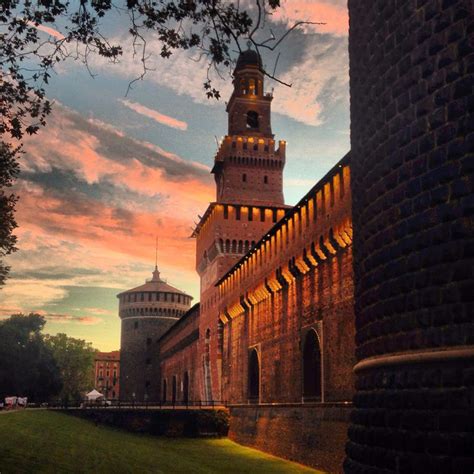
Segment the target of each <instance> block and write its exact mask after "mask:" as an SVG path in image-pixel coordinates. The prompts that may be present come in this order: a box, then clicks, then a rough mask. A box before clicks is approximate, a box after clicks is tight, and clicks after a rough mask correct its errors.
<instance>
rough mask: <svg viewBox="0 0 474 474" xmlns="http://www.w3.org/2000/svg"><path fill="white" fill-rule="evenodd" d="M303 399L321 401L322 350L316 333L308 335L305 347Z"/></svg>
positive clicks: (311, 332) (308, 333)
mask: <svg viewBox="0 0 474 474" xmlns="http://www.w3.org/2000/svg"><path fill="white" fill-rule="evenodd" d="M303 397H305V398H312V399H317V400H319V399H321V349H320V346H319V339H318V336H317V334H316V332H315V331H313V330H311V331H308V332H307V333H306V337H305V340H304V347H303Z"/></svg>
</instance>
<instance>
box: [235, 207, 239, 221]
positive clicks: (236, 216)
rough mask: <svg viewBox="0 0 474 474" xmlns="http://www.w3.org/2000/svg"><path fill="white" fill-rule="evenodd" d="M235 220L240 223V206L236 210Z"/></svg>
mask: <svg viewBox="0 0 474 474" xmlns="http://www.w3.org/2000/svg"><path fill="white" fill-rule="evenodd" d="M235 218H236V220H238V221H240V206H237V207H236V208H235Z"/></svg>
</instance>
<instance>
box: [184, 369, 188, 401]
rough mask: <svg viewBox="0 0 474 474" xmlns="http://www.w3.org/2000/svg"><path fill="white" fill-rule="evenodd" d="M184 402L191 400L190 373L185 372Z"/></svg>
mask: <svg viewBox="0 0 474 474" xmlns="http://www.w3.org/2000/svg"><path fill="white" fill-rule="evenodd" d="M183 402H184V403H186V404H187V403H188V402H189V374H188V372H185V373H184V375H183Z"/></svg>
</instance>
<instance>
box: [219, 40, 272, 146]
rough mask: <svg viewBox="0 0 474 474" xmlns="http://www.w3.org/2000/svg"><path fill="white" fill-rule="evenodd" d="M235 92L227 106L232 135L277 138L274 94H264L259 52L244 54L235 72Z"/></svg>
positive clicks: (241, 55)
mask: <svg viewBox="0 0 474 474" xmlns="http://www.w3.org/2000/svg"><path fill="white" fill-rule="evenodd" d="M233 84H234V91H233V93H232V96H231V98H230V100H229V104H228V105H227V113H228V114H229V134H230V135H231V134H241V135H250V136H252V135H253V136H261V137H269V138H270V137H273V134H272V128H271V121H270V104H271V101H272V96H271V94H265V92H264V74H263V71H262V59H261V57H260V55H259V54H258V53H257V51H253V50H251V49H248V50H247V51H244V52H243V53H241V54H240V56H239V58H238V60H237V65H236V67H235V70H234V81H233Z"/></svg>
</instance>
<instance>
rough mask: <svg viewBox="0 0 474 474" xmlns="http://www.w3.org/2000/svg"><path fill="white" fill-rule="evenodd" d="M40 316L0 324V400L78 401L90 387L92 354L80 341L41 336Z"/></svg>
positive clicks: (19, 317)
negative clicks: (10, 398) (8, 397)
mask: <svg viewBox="0 0 474 474" xmlns="http://www.w3.org/2000/svg"><path fill="white" fill-rule="evenodd" d="M45 324H46V320H45V318H44V317H43V316H41V315H39V314H35V313H30V314H29V315H28V316H25V315H23V314H14V315H12V316H11V317H10V318H8V319H6V320H4V321H1V322H0V341H1V343H0V400H3V398H4V397H6V396H15V395H17V396H25V397H28V400H29V401H33V402H44V401H51V400H58V401H59V400H60V401H62V402H74V401H78V400H81V399H82V398H83V397H84V393H85V392H86V391H87V390H90V389H92V388H93V386H94V372H93V371H94V356H95V353H96V350H95V349H94V348H93V347H92V345H91V344H90V343H88V342H86V341H84V340H81V339H75V338H72V337H68V336H66V334H57V335H55V336H51V335H47V334H43V333H42V331H43V329H44V326H45Z"/></svg>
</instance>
